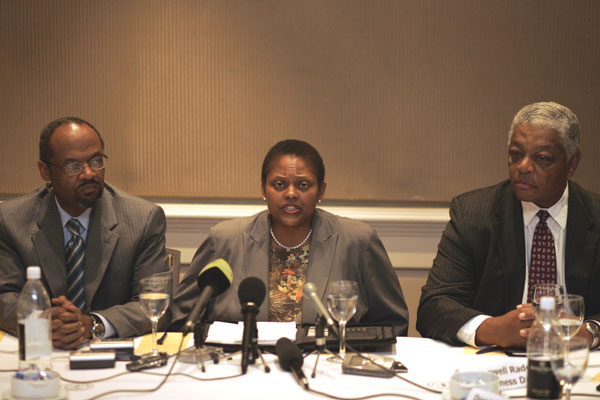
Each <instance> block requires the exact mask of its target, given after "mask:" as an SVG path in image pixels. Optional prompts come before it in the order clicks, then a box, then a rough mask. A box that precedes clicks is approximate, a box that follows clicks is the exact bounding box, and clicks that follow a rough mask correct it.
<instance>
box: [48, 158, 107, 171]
mask: <svg viewBox="0 0 600 400" xmlns="http://www.w3.org/2000/svg"><path fill="white" fill-rule="evenodd" d="M105 158H108V156H107V155H104V154H102V155H101V156H98V157H94V158H92V159H91V160H90V161H88V162H87V163H85V162H81V161H73V162H70V163H68V164H67V165H65V166H61V165H57V164H54V163H51V162H50V161H44V162H45V163H46V164H50V165H53V166H55V167H58V168H62V169H64V170H65V174H67V175H69V176H76V175H79V174H81V171H83V166H84V165H85V164H87V165H89V166H90V168H91V169H93V170H94V171H99V170H101V169H104V168H106V161H104V159H105Z"/></svg>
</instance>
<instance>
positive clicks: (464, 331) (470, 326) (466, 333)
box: [456, 314, 491, 347]
mask: <svg viewBox="0 0 600 400" xmlns="http://www.w3.org/2000/svg"><path fill="white" fill-rule="evenodd" d="M488 318H491V317H490V316H489V315H483V314H482V315H476V316H474V317H473V318H471V319H470V320H469V321H467V323H466V324H464V325H463V326H462V327H461V328H460V329H459V330H458V332H457V333H456V337H457V338H458V340H460V341H461V342H463V343H465V344H468V345H469V346H473V347H478V346H477V345H476V344H475V335H476V333H477V328H479V325H481V323H482V322H483V321H485V320H486V319H488Z"/></svg>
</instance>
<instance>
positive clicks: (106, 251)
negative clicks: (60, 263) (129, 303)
mask: <svg viewBox="0 0 600 400" xmlns="http://www.w3.org/2000/svg"><path fill="white" fill-rule="evenodd" d="M116 226H117V217H116V215H115V210H114V208H113V205H112V195H111V194H110V192H108V191H107V190H106V188H105V189H104V191H103V193H102V196H101V197H100V198H99V199H98V201H97V203H96V205H95V206H94V208H93V209H92V213H91V215H90V224H89V231H88V235H87V239H86V242H85V275H84V286H85V301H86V304H87V306H88V309H89V308H90V306H91V304H92V299H93V298H94V295H95V294H96V291H97V290H98V287H99V286H100V283H101V282H102V278H103V276H104V273H105V272H106V268H107V267H108V263H109V261H110V259H111V256H112V253H113V251H114V249H115V246H116V244H117V240H118V239H119V235H118V233H116V232H115V231H114V229H115V228H116ZM88 311H89V310H88Z"/></svg>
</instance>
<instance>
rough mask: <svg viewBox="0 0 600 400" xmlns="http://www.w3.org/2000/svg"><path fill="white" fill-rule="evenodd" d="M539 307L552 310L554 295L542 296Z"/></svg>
mask: <svg viewBox="0 0 600 400" xmlns="http://www.w3.org/2000/svg"><path fill="white" fill-rule="evenodd" d="M540 309H542V310H546V311H547V310H554V297H550V296H544V297H542V298H541V300H540Z"/></svg>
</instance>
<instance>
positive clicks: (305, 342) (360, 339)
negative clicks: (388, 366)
mask: <svg viewBox="0 0 600 400" xmlns="http://www.w3.org/2000/svg"><path fill="white" fill-rule="evenodd" d="M316 333H317V332H316V327H315V326H314V325H302V326H300V327H298V329H297V331H296V341H295V343H296V344H297V345H298V346H299V347H300V348H302V349H303V350H313V349H314V348H315V346H316ZM324 336H325V346H326V348H327V349H329V350H331V351H338V349H339V346H340V340H339V338H338V337H337V336H335V335H332V334H331V333H330V332H329V330H328V329H327V328H325V332H324ZM346 343H347V344H348V345H350V346H352V347H353V348H355V349H357V350H362V351H374V350H378V351H386V350H391V346H392V345H393V344H394V343H396V335H394V331H393V329H392V326H391V325H348V326H347V327H346Z"/></svg>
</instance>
